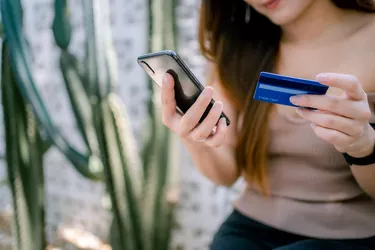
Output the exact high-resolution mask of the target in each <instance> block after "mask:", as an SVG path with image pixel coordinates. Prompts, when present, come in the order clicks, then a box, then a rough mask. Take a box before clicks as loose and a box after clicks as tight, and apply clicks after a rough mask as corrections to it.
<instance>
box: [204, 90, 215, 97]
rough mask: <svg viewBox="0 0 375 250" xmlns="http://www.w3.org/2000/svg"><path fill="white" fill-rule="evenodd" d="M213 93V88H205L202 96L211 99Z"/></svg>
mask: <svg viewBox="0 0 375 250" xmlns="http://www.w3.org/2000/svg"><path fill="white" fill-rule="evenodd" d="M212 92H213V90H212V88H205V89H204V90H203V93H202V94H203V96H204V97H211V95H212Z"/></svg>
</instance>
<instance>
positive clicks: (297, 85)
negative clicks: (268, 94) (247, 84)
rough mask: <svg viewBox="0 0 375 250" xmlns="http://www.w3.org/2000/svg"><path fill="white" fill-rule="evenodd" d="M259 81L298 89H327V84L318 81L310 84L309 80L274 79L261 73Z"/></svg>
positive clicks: (320, 90) (321, 90)
mask: <svg viewBox="0 0 375 250" xmlns="http://www.w3.org/2000/svg"><path fill="white" fill-rule="evenodd" d="M259 82H261V83H264V84H269V85H274V86H279V87H285V88H292V89H300V90H304V91H318V92H322V93H324V92H325V91H326V90H327V88H328V87H327V86H324V85H321V84H320V83H315V84H312V83H311V82H312V81H311V82H300V81H299V82H293V81H288V80H285V79H276V78H273V77H267V76H264V75H261V76H260V77H259Z"/></svg>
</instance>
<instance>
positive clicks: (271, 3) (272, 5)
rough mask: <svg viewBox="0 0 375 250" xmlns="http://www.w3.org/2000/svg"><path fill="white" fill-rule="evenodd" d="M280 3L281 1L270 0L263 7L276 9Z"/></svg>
mask: <svg viewBox="0 0 375 250" xmlns="http://www.w3.org/2000/svg"><path fill="white" fill-rule="evenodd" d="M279 3H280V0H269V1H267V2H266V3H264V4H263V5H264V6H265V7H266V8H267V9H275V8H276V7H277V6H278V5H279Z"/></svg>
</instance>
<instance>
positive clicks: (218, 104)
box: [214, 101, 223, 108]
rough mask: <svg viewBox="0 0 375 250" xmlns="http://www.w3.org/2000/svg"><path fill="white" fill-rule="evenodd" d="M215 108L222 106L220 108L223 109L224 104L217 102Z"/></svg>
mask: <svg viewBox="0 0 375 250" xmlns="http://www.w3.org/2000/svg"><path fill="white" fill-rule="evenodd" d="M214 106H215V107H216V106H221V107H220V108H223V103H222V102H220V101H217V102H215V103H214Z"/></svg>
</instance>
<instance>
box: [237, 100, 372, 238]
mask: <svg viewBox="0 0 375 250" xmlns="http://www.w3.org/2000/svg"><path fill="white" fill-rule="evenodd" d="M369 101H370V104H371V106H372V107H371V108H372V111H373V120H372V122H375V114H374V107H375V93H371V94H369ZM273 119H274V120H272V121H271V123H270V131H271V144H270V149H269V166H268V168H269V181H270V186H271V193H272V196H271V197H269V198H267V197H264V196H262V195H260V194H259V193H258V192H257V191H255V190H253V189H251V188H250V187H247V188H246V189H245V190H244V192H243V193H242V194H241V195H240V197H239V198H238V199H237V200H236V201H235V203H234V206H235V208H236V209H237V210H238V211H240V212H241V213H243V214H244V215H247V216H249V217H250V218H253V219H255V220H258V221H260V222H262V223H264V224H266V225H269V226H272V227H274V228H277V229H281V230H284V231H287V232H291V233H296V234H301V235H306V236H310V237H318V238H331V239H340V238H347V239H350V238H364V237H369V236H374V235H375V199H373V198H371V197H369V196H368V195H366V194H365V193H364V191H363V190H362V189H361V188H360V187H359V185H358V184H357V182H356V180H355V179H354V177H353V175H352V173H351V170H350V167H349V166H348V164H347V163H346V161H345V159H344V157H343V156H342V154H341V153H339V152H338V151H336V150H335V148H334V147H333V146H331V145H330V144H328V143H327V142H325V141H323V140H322V139H320V138H318V137H317V136H315V134H314V133H313V131H312V129H311V126H310V124H309V123H308V122H306V120H304V119H302V118H296V117H292V116H285V115H278V116H275V118H273ZM374 179H375V176H374Z"/></svg>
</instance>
